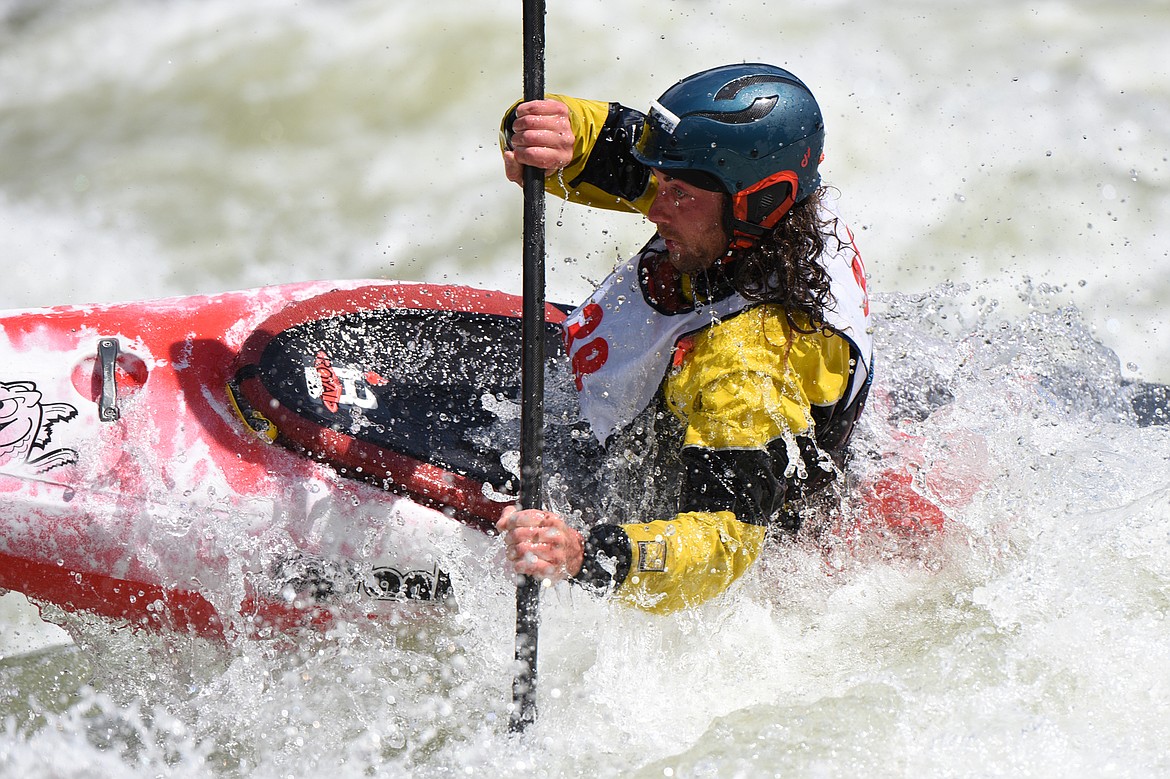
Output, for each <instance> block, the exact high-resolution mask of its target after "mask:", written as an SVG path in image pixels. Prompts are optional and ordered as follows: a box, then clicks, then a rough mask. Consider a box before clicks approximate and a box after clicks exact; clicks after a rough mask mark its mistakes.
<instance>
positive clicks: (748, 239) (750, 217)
mask: <svg viewBox="0 0 1170 779" xmlns="http://www.w3.org/2000/svg"><path fill="white" fill-rule="evenodd" d="M798 186H799V178H798V177H797V175H796V171H793V170H782V171H778V172H776V173H773V174H772V175H770V176H768V177H767V178H765V179H763V180H762V181H757V182H756V183H755V184H752V185H751V186H750V187H747V188H746V189H743V190H740V191H739V192H736V193H735V194H734V195H732V196H731V217H732V219H731V228H732V238H731V246H730V248H732V249H747V248H749V247H751V246H754V245H755V244H756V243H757V242H758V241H759V239H760V238H761V237H763V236H764V235H765V234H766V233H767V232H768V231H769V230H772V229H773V228H775V227H776V225H778V224H779V223H780V220H781V219H782V218H783V217H784V215H785V214H787V213H788V211H789V210H790V209H791V208H792V205H793V204H794V203H795V202H796V192H797V187H798Z"/></svg>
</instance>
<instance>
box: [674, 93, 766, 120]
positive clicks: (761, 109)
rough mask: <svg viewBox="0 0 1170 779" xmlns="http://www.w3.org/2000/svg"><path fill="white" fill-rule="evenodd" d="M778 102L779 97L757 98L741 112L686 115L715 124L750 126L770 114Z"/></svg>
mask: <svg viewBox="0 0 1170 779" xmlns="http://www.w3.org/2000/svg"><path fill="white" fill-rule="evenodd" d="M779 101H780V96H779V95H772V96H771V97H757V98H756V99H755V100H753V101H752V104H751V105H750V106H748V107H747V108H744V109H743V110H741V111H728V112H726V113H724V112H720V111H696V112H695V113H693V114H688V116H700V117H702V118H704V119H714V120H715V121H716V122H722V123H723V124H750V123H751V122H757V121H759V120H760V119H763V118H764V117H765V116H767V115H768V114H770V113H772V109H773V108H775V107H776V103H778V102H779Z"/></svg>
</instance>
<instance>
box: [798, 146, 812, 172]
mask: <svg viewBox="0 0 1170 779" xmlns="http://www.w3.org/2000/svg"><path fill="white" fill-rule="evenodd" d="M811 156H812V147H811V146H810V147H808V148H807V149H805V150H804V157H802V158H801V160H800V167H802V168H807V167H808V158H809V157H811Z"/></svg>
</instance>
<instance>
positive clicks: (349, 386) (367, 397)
mask: <svg viewBox="0 0 1170 779" xmlns="http://www.w3.org/2000/svg"><path fill="white" fill-rule="evenodd" d="M385 383H386V380H385V379H384V378H382V377H381V376H379V375H378V374H377V373H375V372H374V371H363V370H361V369H359V368H350V367H344V366H339V365H334V364H333V360H332V359H330V357H329V353H328V352H326V351H325V350H324V349H319V350H317V354H316V355H315V356H314V358H313V364H312V365H311V366H305V386H306V388H307V389H308V391H309V397H311V398H315V399H317V400H320V401H321V403H322V404H323V405H324V406H325V408H327V409H329V410H330V411H331V412H333V413H334V414H336V413H337V412H338V410H339V409H340V408H341V407H342V406H357V407H358V408H377V407H378V400H377V398H375V397H374V393H373V392H371V391H370V387H371V386H375V387H377V386H381V385H383V384H385Z"/></svg>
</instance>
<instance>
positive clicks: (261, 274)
mask: <svg viewBox="0 0 1170 779" xmlns="http://www.w3.org/2000/svg"><path fill="white" fill-rule="evenodd" d="M569 5H570V4H567V3H566V4H550V7H549V10H548V17H547V28H548V45H549V51H548V62H547V73H548V75H547V82H548V86H549V89H550V90H552V91H562V92H566V93H569V94H574V95H579V96H582V97H592V98H598V99H610V100H618V101H621V102H623V103H626V104H628V105H631V106H635V107H645V106H647V105H648V103H649V101H650V100H651V99H653V98H655V97H657V96H658V95H659V94H660V93H661V92H662V91H664V90H665V89H666V88H667V87H668V86H669V85H670V84H672V83H673V82H674V81H675V80H676V79H678V78H680V77H682V76H684V75H687V74H689V73H692V72H695V71H697V70H699V69H702V68H705V67H710V66H714V65H717V64H723V63H725V62H731V61H744V60H748V61H768V62H773V63H775V64H778V65H782V66H785V67H788V68H789V69H791V70H793V71H794V72H796V73H797V74H798V75H800V76H801V77H802V78H804V79H805V80H806V81H807V83H808V84H809V85H810V86H811V87H812V89H813V90H814V92H815V93H816V94H817V96H818V98H819V100H820V102H821V105H822V107H823V108H824V112H825V115H826V122H827V134H828V135H827V142H826V159H825V163H824V166H823V173H824V177H825V180H826V181H827V182H828V183H830V184H832V185H834V186H835V187H836V188H838V189H839V190H840V193H841V203H842V208H843V211H844V214H845V216H846V217H847V218H848V219H849V221H850V222H851V224H852V226H853V228H854V231H855V233H856V234H857V237H858V243H859V245H860V247H861V250H862V253H863V255H864V257H865V260H866V265H867V268H868V271H869V274H870V290H871V292H872V295H873V303H874V310H875V314H876V330H875V339H876V342H877V352H878V358H877V364H878V380H877V386H876V389H875V395H874V401H873V402H872V403H871V408H870V410H869V412H868V417H867V421H866V423H865V424H864V425H863V426H862V429H861V430H860V431H859V433H858V438H857V446H856V450H857V451H856V453H857V459H856V463H857V465H856V472H855V474H854V475H853V477H852V478H853V479H854V480H855V481H856V482H857V484H859V485H863V484H864V483H865V478H866V476H867V475H872V473H873V471H874V469H875V468H876V467H877V466H878V464H880V463H881V462H882V458H887V459H888V458H891V457H892V458H895V459H896V458H898V457H904V456H909V455H907V454H906V453H905V451H904V450H903V449H900V448H898V447H899V446H901V444H897V445H896V443H897V442H905V441H911V442H913V447H914V456H915V457H917V458H919V459H921V460H922V461H924V462H925V463H926V464H927V465H929V466H930V467H932V468H934V469H935V471H936V472H937V474H938V478H936V479H935V480H934V481H932V482H931V483H930V485H928V490H929V491H930V492H931V495H932V497H934V498H935V499H937V500H939V501H940V502H941V503H943V504H944V505H946V506H947V511H948V524H947V528H946V530H945V532H943V533H942V534H938V535H932V536H928V537H909V538H907V537H903V536H898V535H896V534H888V533H881V532H867V533H862V534H860V535H858V536H855V537H852V538H851V539H850V541H849V542H848V543H846V542H842V541H840V540H830V541H827V542H826V541H825V540H824V539H821V540H819V541H818V539H814V538H802V539H801V540H799V541H798V542H796V543H792V544H776V545H774V547H773V548H772V549H770V550H769V554H768V556H767V557H766V558H765V559H764V560H763V561H762V562H761V564H759V565H757V566H756V567H755V568H754V569H753V570H752V571H751V572H750V573H749V574H748V575H747V576H746V577H745V580H744V581H743V582H742V583H741V584H738V585H737V586H736V587H735V588H733V590H732V591H731V592H730V593H728V594H727V595H726V596H724V597H722V598H720V599H717V600H716V601H714V602H712V603H710V604H707V605H705V606H703V607H701V608H698V609H695V610H692V611H689V612H686V613H682V614H679V615H676V616H671V617H654V616H648V615H645V614H641V613H637V612H633V611H629V610H626V609H623V608H621V607H619V606H616V605H613V604H610V603H606V602H603V601H598V600H595V599H592V598H590V597H589V596H587V595H585V594H583V593H581V592H578V591H572V590H569V589H567V588H558V589H554V590H552V591H549V592H546V593H545V594H544V600H543V604H544V605H543V609H542V617H543V620H542V625H541V635H540V652H541V654H540V663H541V665H540V678H539V684H540V686H539V691H538V692H539V706H540V715H539V718H538V720H537V722H536V723H535V724H534V725H533V726H532V727H531V728H529V729H528V730H527V731H526V732H525V733H524V734H523V735H519V736H518V735H512V734H509V732H508V728H507V719H508V713H507V707H508V704H509V702H510V698H511V681H512V668H511V666H510V660H511V655H512V650H513V644H512V631H513V627H514V625H513V620H514V611H513V602H512V599H511V597H510V594H509V590H508V586H507V582H506V580H505V579H504V577H503V575H502V573H499V574H495V575H494V576H495V577H496V578H491V576H489V578H490V579H491V581H489V582H488V583H487V584H485V586H483V587H482V588H481V589H479V590H473V591H470V592H467V593H466V595H465V597H463V598H462V599H461V601H460V608H459V611H458V613H457V614H455V615H448V616H447V617H445V618H441V619H440V618H434V619H422V620H420V621H418V622H414V623H411V624H409V625H405V626H402V627H400V628H398V629H393V630H389V629H386V630H377V629H371V628H369V627H368V626H367V627H356V626H349V627H344V626H343V627H342V628H340V629H338V630H337V631H335V632H333V633H330V634H321V635H311V636H304V637H301V638H300V639H299V640H298V641H241V642H239V643H233V644H231V645H229V646H227V647H222V646H219V645H212V644H210V643H207V642H203V641H201V640H198V639H193V638H187V637H180V636H169V635H168V636H159V635H153V634H137V633H132V632H130V631H127V630H125V629H119V628H118V627H117V626H112V625H110V624H107V623H103V622H101V621H98V620H94V619H87V618H78V617H70V618H67V617H66V616H65V615H62V614H59V613H56V612H54V611H53V610H52V609H48V610H46V611H45V612H44V613H43V614H40V613H38V611H37V610H36V609H35V608H34V607H33V606H31V605H29V604H28V603H27V601H26V600H25V599H24V598H23V597H22V596H20V595H18V594H8V595H5V596H3V597H0V777H13V779H16V778H17V777H19V778H21V779H24V778H26V777H28V778H36V777H78V778H80V777H140V776H166V777H261V778H263V779H268V778H270V777H271V778H272V779H276V778H277V777H287V776H317V775H321V774H323V773H325V772H328V773H329V774H330V775H332V776H336V777H339V778H340V777H357V776H407V775H415V776H436V777H443V776H452V777H453V776H518V777H526V776H531V777H547V776H555V777H578V776H580V777H585V776H589V777H596V776H605V777H608V776H613V777H618V776H621V777H625V776H635V777H671V776H674V777H682V776H693V777H714V776H718V777H731V776H743V777H756V776H843V775H869V776H891V777H900V776H912V775H913V776H920V775H928V776H946V777H981V776H991V775H1003V774H1011V775H1025V774H1027V775H1034V776H1053V777H1057V776H1117V777H1148V776H1159V775H1170V757H1167V752H1166V749H1165V745H1166V744H1167V743H1168V741H1170V685H1168V683H1167V676H1166V673H1165V669H1166V668H1167V667H1170V624H1168V620H1167V613H1168V610H1170V465H1168V463H1170V428H1167V427H1162V426H1156V425H1155V426H1143V425H1139V424H1138V421H1137V420H1136V418H1135V416H1134V414H1133V413H1132V410H1131V403H1130V399H1131V395H1132V392H1133V387H1134V385H1133V382H1135V381H1146V382H1170V368H1168V367H1167V365H1168V364H1170V363H1168V358H1170V328H1167V327H1166V325H1165V324H1163V320H1164V314H1165V311H1166V308H1167V305H1168V304H1170V261H1168V260H1167V249H1166V240H1167V227H1166V225H1167V218H1168V215H1170V163H1168V161H1167V157H1168V156H1170V122H1167V120H1166V118H1167V116H1168V114H1170V67H1168V66H1167V65H1166V64H1165V63H1166V60H1165V56H1164V52H1163V49H1164V47H1165V41H1166V40H1167V35H1168V33H1170V6H1168V5H1167V4H1166V3H1165V2H1160V1H1156V0H1133V1H1132V2H1126V3H1105V2H1093V1H1091V0H1048V1H1047V2H1036V3H1017V2H1007V0H989V1H985V2H980V3H975V2H928V1H927V0H917V1H915V0H893V2H888V3H884V4H881V5H880V6H878V5H875V4H873V3H866V2H863V0H820V1H816V0H813V1H812V2H808V3H805V4H803V5H801V6H789V5H785V6H783V7H781V6H778V5H777V4H773V3H765V2H762V1H761V0H744V1H743V2H735V3H730V4H729V3H725V2H714V1H713V0H711V1H708V0H667V1H663V2H653V3H641V4H626V5H625V6H619V5H616V4H613V3H604V2H600V0H577V2H574V3H572V4H571V6H572V7H571V8H570V7H567V6H569ZM520 50H521V37H520V4H519V3H503V2H499V0H484V1H483V2H476V3H467V2H455V0H436V2H432V3H428V4H424V5H422V6H417V5H414V4H402V3H384V2H383V3H376V2H368V1H366V0H341V1H339V2H324V1H323V0H316V1H310V2H304V1H302V2H292V0H254V1H253V2H248V3H239V2H229V0H203V1H202V2H195V1H194V0H103V1H100V2H99V1H97V0H84V1H78V2H59V1H58V0H45V1H43V2H35V1H33V0H0V149H3V153H2V154H0V256H3V258H4V267H5V269H6V271H7V279H8V281H7V283H6V284H4V285H2V286H0V308H8V309H11V308H26V307H35V306H47V305H56V304H62V303H90V302H109V301H124V300H136V299H144V298H152V297H160V296H169V295H184V294H194V293H211V292H217V291H223V290H230V289H243V288H249V287H255V286H260V285H265V284H273V283H282V282H292V281H300V280H307V279H334V278H336V279H352V278H382V279H399V280H418V281H428V282H437V283H459V284H470V285H475V286H482V287H489V288H493V289H503V290H506V291H510V292H518V291H519V288H520V268H519V265H520V262H519V258H520V254H521V248H520V243H521V241H520V220H521V211H522V209H521V196H520V191H519V189H518V188H516V187H515V186H514V185H512V184H510V183H508V182H506V181H505V180H504V179H503V176H502V166H501V165H500V162H499V153H498V149H497V127H498V121H499V116H500V114H501V113H502V111H503V109H504V108H505V107H506V106H507V105H508V104H509V103H510V102H511V101H512V100H514V99H515V98H516V97H518V95H519V92H520V90H521V85H522V82H521V53H520ZM650 232H651V229H650V226H649V225H648V223H647V222H645V221H644V220H641V219H639V218H636V217H630V216H624V215H616V214H606V213H597V212H590V211H587V210H586V209H583V208H578V207H576V206H571V205H564V204H561V203H559V202H556V201H551V200H550V202H549V204H548V258H549V260H548V265H549V270H548V297H549V298H550V299H552V300H563V301H573V300H576V299H579V298H580V297H582V296H583V295H585V294H587V293H588V291H589V290H590V289H591V288H592V284H593V283H595V282H597V281H599V280H600V279H601V278H603V277H604V276H605V274H606V273H607V272H608V270H609V269H610V268H611V267H612V265H613V264H614V262H615V261H616V260H617V259H618V258H619V257H622V256H626V255H628V254H629V253H632V252H633V251H635V250H636V249H637V248H639V246H640V245H641V243H642V242H643V241H644V240H645V238H646V237H647V236H648V235H649V234H650ZM891 452H893V453H892V454H891Z"/></svg>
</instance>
